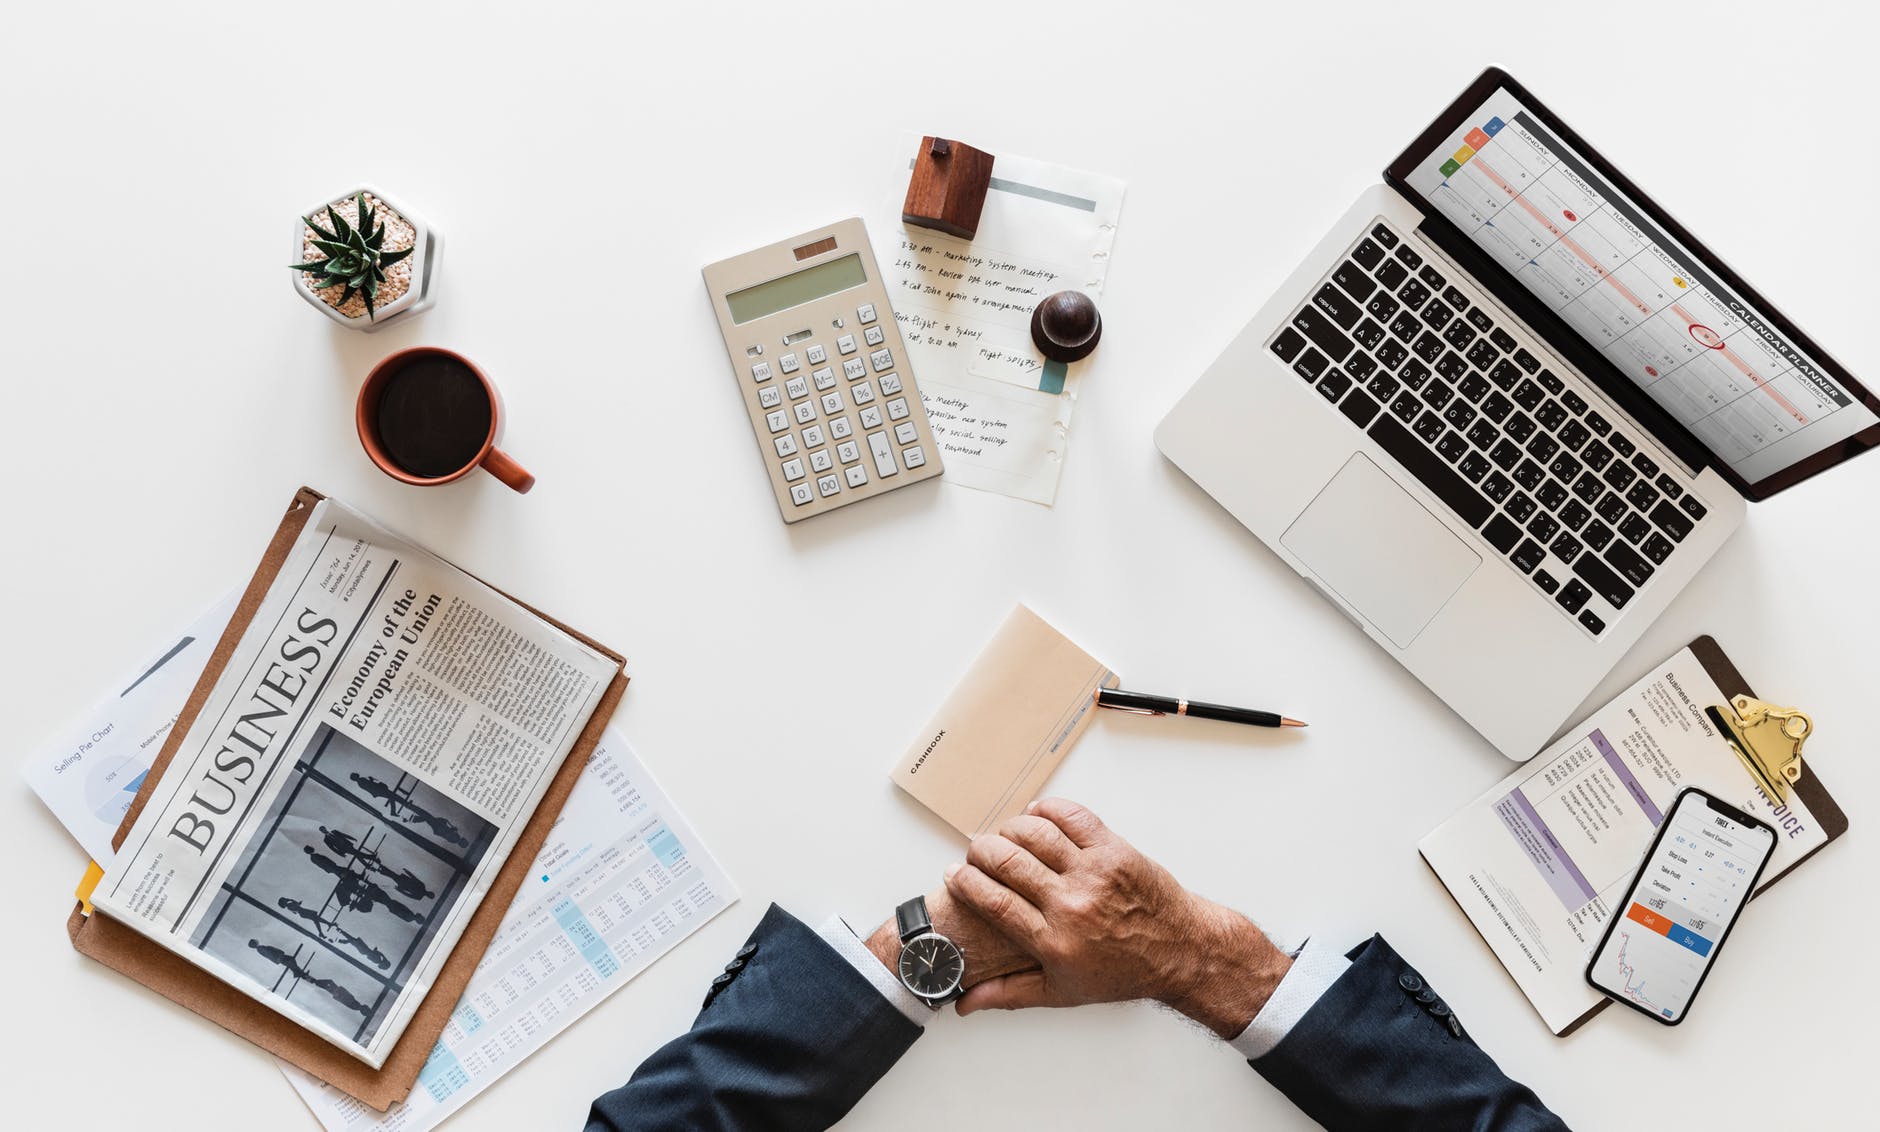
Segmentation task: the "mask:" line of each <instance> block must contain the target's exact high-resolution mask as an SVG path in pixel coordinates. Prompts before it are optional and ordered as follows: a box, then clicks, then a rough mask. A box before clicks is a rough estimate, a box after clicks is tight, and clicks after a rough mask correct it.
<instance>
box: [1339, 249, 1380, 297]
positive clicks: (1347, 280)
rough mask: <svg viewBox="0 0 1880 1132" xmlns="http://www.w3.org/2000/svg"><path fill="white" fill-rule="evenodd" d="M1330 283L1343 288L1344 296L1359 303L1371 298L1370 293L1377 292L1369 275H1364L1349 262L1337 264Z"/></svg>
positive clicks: (1357, 267)
mask: <svg viewBox="0 0 1880 1132" xmlns="http://www.w3.org/2000/svg"><path fill="white" fill-rule="evenodd" d="M1332 282H1334V283H1336V284H1338V285H1339V286H1340V287H1343V288H1344V289H1345V294H1347V295H1350V296H1351V297H1352V298H1354V299H1356V300H1358V301H1359V302H1361V303H1362V302H1363V301H1364V300H1366V299H1368V298H1370V297H1371V292H1372V291H1375V290H1377V284H1376V283H1375V282H1373V281H1372V279H1371V277H1370V276H1369V275H1366V274H1365V273H1364V269H1363V268H1361V267H1359V266H1358V265H1357V264H1355V263H1353V262H1351V261H1350V260H1346V261H1345V262H1343V263H1341V264H1339V265H1338V267H1337V268H1336V269H1334V270H1333V272H1332Z"/></svg>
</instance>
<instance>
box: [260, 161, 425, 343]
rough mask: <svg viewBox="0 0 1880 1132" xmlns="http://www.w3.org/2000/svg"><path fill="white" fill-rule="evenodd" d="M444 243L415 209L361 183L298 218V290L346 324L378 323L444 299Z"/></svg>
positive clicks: (373, 326) (365, 327)
mask: <svg viewBox="0 0 1880 1132" xmlns="http://www.w3.org/2000/svg"><path fill="white" fill-rule="evenodd" d="M442 245H443V240H442V238H441V237H440V236H439V235H438V234H437V232H436V230H435V229H433V228H432V227H431V226H430V225H428V224H426V223H424V222H423V221H421V220H419V219H418V218H417V217H416V216H413V215H412V213H411V211H410V210H409V209H407V208H405V207H404V206H402V205H398V204H394V203H393V202H391V201H390V200H387V199H386V197H385V194H383V193H381V192H379V191H378V190H377V189H374V188H372V187H370V186H361V187H360V188H358V189H355V190H354V191H353V192H352V193H350V194H348V195H347V196H343V197H338V198H335V199H333V200H330V201H327V202H326V203H324V204H322V205H320V206H319V207H317V208H313V209H310V210H309V211H308V212H307V214H306V215H304V216H302V217H300V218H299V219H298V220H296V221H295V222H294V255H295V257H296V258H297V259H298V260H299V261H300V262H298V263H294V264H290V265H289V266H290V267H291V268H292V270H293V271H294V290H295V291H296V292H297V293H298V294H299V295H300V297H301V298H303V299H305V300H307V302H309V303H311V304H313V307H314V309H315V310H318V311H322V312H324V313H325V314H326V316H327V317H328V318H331V319H332V320H333V321H334V322H337V323H339V324H340V325H342V326H350V327H352V328H353V329H355V330H365V331H373V330H377V329H379V328H380V327H382V326H386V325H388V324H390V323H393V322H396V321H399V320H401V319H404V318H407V317H409V316H411V315H414V314H417V313H418V312H419V311H422V310H425V309H427V308H428V307H430V306H431V304H432V303H434V302H435V301H436V300H437V279H436V276H437V261H438V256H439V253H440V251H441V250H442Z"/></svg>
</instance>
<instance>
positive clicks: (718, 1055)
mask: <svg viewBox="0 0 1880 1132" xmlns="http://www.w3.org/2000/svg"><path fill="white" fill-rule="evenodd" d="M739 955H740V956H741V958H736V959H733V960H732V965H731V966H730V967H727V968H726V974H727V975H729V976H730V978H729V979H728V980H726V981H725V982H724V983H723V984H722V985H714V986H713V988H712V993H711V996H710V997H709V998H708V999H707V1000H706V1003H705V1008H704V1009H703V1010H701V1011H700V1012H699V1016H698V1018H697V1019H696V1020H694V1021H693V1023H692V1029H691V1030H690V1031H689V1032H687V1033H685V1034H683V1035H681V1036H680V1037H678V1038H675V1039H673V1040H672V1041H670V1042H668V1043H666V1044H665V1045H664V1046H662V1047H660V1049H658V1050H657V1051H655V1052H654V1054H653V1055H652V1056H651V1057H649V1058H647V1059H646V1061H645V1062H644V1063H643V1064H641V1066H640V1067H639V1069H637V1070H635V1071H634V1074H633V1077H632V1079H631V1080H629V1081H628V1082H627V1083H626V1084H625V1085H623V1086H621V1087H620V1088H618V1089H615V1090H614V1091H613V1092H611V1093H608V1094H606V1095H605V1096H602V1097H601V1098H600V1099H598V1100H596V1101H595V1102H594V1108H593V1110H592V1111H591V1112H590V1113H589V1114H588V1125H587V1128H588V1132H643V1130H654V1129H658V1130H663V1129H685V1130H687V1132H728V1130H731V1129H759V1128H761V1129H765V1130H770V1129H777V1130H779V1132H798V1130H812V1129H823V1128H827V1127H829V1126H830V1125H831V1124H834V1123H835V1122H836V1121H837V1120H840V1119H841V1118H842V1116H843V1114H844V1113H846V1112H848V1111H849V1109H851V1108H853V1107H855V1102H856V1101H858V1100H860V1099H861V1098H862V1094H863V1093H866V1092H867V1091H868V1090H869V1088H870V1087H871V1086H873V1085H874V1083H875V1082H876V1081H878V1080H880V1079H881V1076H882V1075H883V1074H884V1073H886V1072H887V1071H888V1069H889V1068H890V1067H891V1066H893V1065H894V1063H895V1062H896V1061H898V1060H899V1059H900V1057H901V1055H902V1054H903V1053H906V1052H907V1050H908V1047H909V1046H912V1045H913V1044H914V1040H915V1039H916V1038H918V1037H920V1035H921V1028H920V1027H919V1026H916V1025H914V1024H913V1023H912V1022H909V1021H908V1020H907V1018H906V1017H905V1016H904V1015H902V1014H901V1012H900V1011H899V1010H897V1009H896V1008H895V1007H894V1005H893V1004H892V1003H890V1002H889V1001H888V1000H887V999H885V998H883V997H882V996H881V992H880V991H878V990H876V989H875V988H874V986H873V985H871V984H870V983H869V981H868V980H867V979H866V978H864V977H863V976H862V974H861V973H860V972H859V971H857V970H856V969H855V968H854V967H853V966H851V965H850V964H849V962H848V961H847V960H845V959H844V958H842V956H841V955H839V954H837V953H836V951H835V950H834V949H833V948H831V947H830V946H829V945H828V944H827V943H826V942H824V941H823V939H822V937H821V936H819V935H817V934H816V933H815V932H814V931H813V930H811V929H810V928H808V927H805V926H804V925H803V923H802V922H801V921H799V920H797V919H796V917H794V916H792V915H790V914H789V913H788V912H785V911H784V910H783V909H781V908H779V907H777V906H776V905H775V904H773V905H771V906H770V910H769V911H768V912H766V913H765V914H764V919H763V922H761V923H759V924H758V925H757V930H756V931H755V932H753V933H752V934H751V938H750V940H749V941H748V942H746V944H745V945H744V947H743V948H741V949H739Z"/></svg>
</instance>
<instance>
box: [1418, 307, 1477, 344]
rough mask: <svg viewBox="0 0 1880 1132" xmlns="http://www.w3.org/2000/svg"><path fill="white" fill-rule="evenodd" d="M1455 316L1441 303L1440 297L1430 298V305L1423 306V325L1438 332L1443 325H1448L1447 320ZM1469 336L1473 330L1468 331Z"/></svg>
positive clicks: (1472, 333)
mask: <svg viewBox="0 0 1880 1132" xmlns="http://www.w3.org/2000/svg"><path fill="white" fill-rule="evenodd" d="M1455 317H1456V312H1455V311H1452V310H1450V309H1449V308H1448V307H1447V306H1445V305H1443V301H1442V300H1441V299H1431V300H1430V305H1429V306H1427V307H1424V308H1423V322H1424V325H1426V326H1428V327H1429V328H1430V329H1431V330H1435V331H1438V332H1441V330H1442V329H1443V327H1445V326H1448V325H1449V320H1450V319H1453V318H1455ZM1470 336H1471V337H1473V336H1474V331H1470Z"/></svg>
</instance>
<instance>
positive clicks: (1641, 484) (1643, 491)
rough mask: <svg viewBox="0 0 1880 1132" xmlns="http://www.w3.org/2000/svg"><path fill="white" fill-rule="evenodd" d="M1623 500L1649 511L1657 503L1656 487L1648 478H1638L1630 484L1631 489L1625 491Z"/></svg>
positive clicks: (1641, 509)
mask: <svg viewBox="0 0 1880 1132" xmlns="http://www.w3.org/2000/svg"><path fill="white" fill-rule="evenodd" d="M1625 501H1626V502H1627V503H1630V504H1631V505H1632V506H1634V507H1636V508H1638V509H1639V510H1640V511H1650V510H1651V509H1652V508H1653V507H1656V506H1657V505H1658V489H1657V488H1655V487H1653V486H1652V485H1651V481H1650V480H1640V481H1638V482H1637V483H1635V484H1633V485H1632V490H1631V491H1628V492H1626V493H1625Z"/></svg>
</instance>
